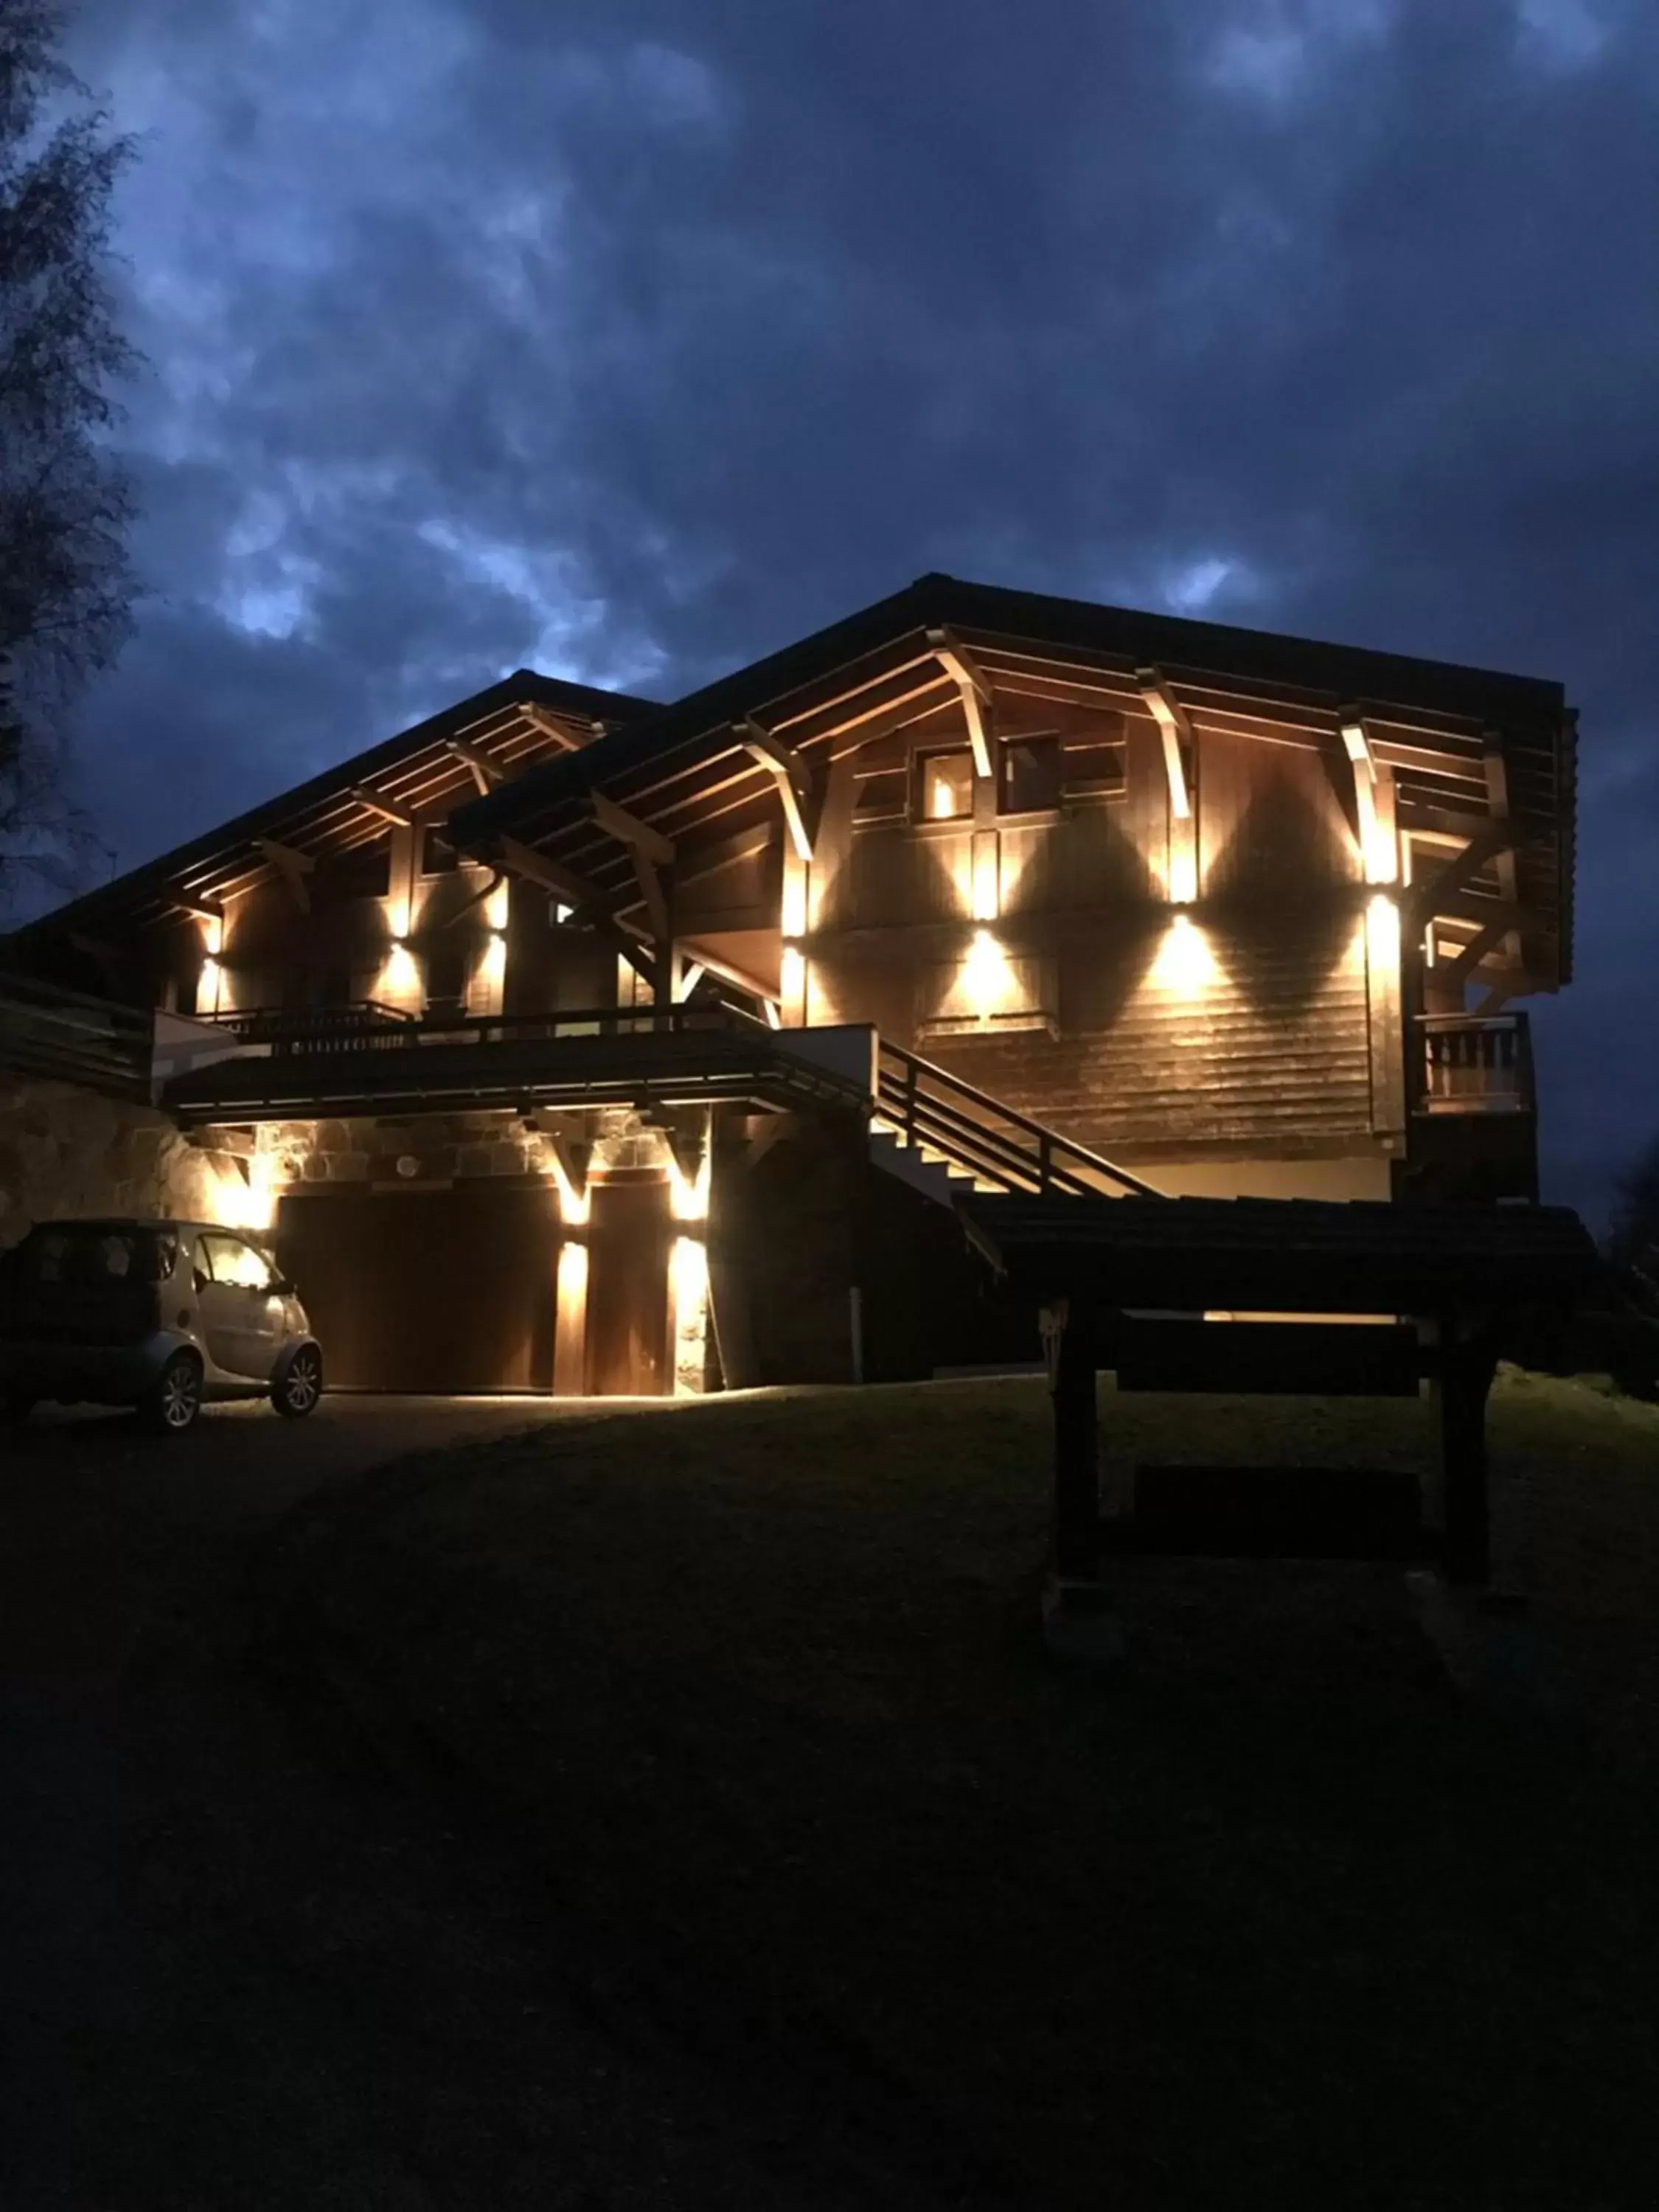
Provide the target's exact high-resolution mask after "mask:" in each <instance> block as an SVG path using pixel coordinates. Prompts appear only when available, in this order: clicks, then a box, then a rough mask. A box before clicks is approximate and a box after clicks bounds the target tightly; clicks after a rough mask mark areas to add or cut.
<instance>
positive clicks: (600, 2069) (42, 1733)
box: [0, 1400, 932, 2212]
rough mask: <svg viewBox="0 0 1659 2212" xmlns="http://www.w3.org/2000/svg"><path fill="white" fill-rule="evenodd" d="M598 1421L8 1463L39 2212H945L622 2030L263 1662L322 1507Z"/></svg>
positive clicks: (344, 1721) (6, 2111)
mask: <svg viewBox="0 0 1659 2212" xmlns="http://www.w3.org/2000/svg"><path fill="white" fill-rule="evenodd" d="M611 1414H613V1415H614V1417H615V1418H617V1419H632V1418H635V1415H634V1414H632V1413H629V1410H628V1409H627V1408H626V1407H623V1406H622V1405H620V1403H619V1402H617V1401H613V1404H612V1407H611ZM608 1417H609V1416H608ZM570 1418H571V1414H570V1409H569V1407H568V1404H566V1403H564V1402H563V1401H560V1402H558V1403H555V1404H550V1403H547V1402H546V1401H544V1402H543V1403H542V1404H540V1405H533V1404H527V1403H524V1402H520V1403H516V1404H515V1403H513V1402H510V1401H507V1402H504V1401H494V1402H488V1401H485V1402H479V1401H472V1402H456V1401H437V1400H419V1401H403V1402H401V1403H399V1402H396V1401H359V1400H330V1401H325V1404H324V1406H323V1407H321V1408H320V1410H319V1412H318V1413H317V1414H316V1415H315V1416H314V1417H313V1419H311V1420H310V1421H307V1422H306V1423H304V1424H303V1425H301V1426H300V1427H299V1428H297V1429H296V1428H295V1426H293V1425H290V1424H289V1423H287V1422H283V1421H280V1420H278V1419H277V1418H276V1415H275V1414H274V1413H271V1412H270V1409H269V1408H268V1407H227V1408H222V1409H213V1410H211V1411H210V1413H208V1414H207V1415H205V1416H204V1419H203V1420H202V1422H201V1424H200V1425H199V1426H198V1428H197V1430H196V1431H192V1433H191V1435H190V1436H189V1437H185V1438H183V1439H178V1440H174V1441H173V1442H167V1441H165V1440H161V1439H157V1438H154V1437H145V1436H143V1435H142V1434H139V1433H137V1432H136V1431H134V1429H133V1427H132V1425H131V1423H130V1422H126V1421H124V1420H122V1419H119V1418H115V1419H110V1418H99V1417H95V1416H94V1417H91V1418H82V1417H79V1416H74V1415H67V1416H64V1417H61V1418H47V1419H42V1420H41V1421H40V1423H39V1424H38V1425H30V1426H29V1427H28V1428H27V1429H26V1430H24V1431H21V1432H15V1433H13V1434H11V1435H9V1436H6V1437H3V1438H0V1808H3V1811H0V2206H3V2207H4V2212H242V2208H245V2207H246V2208H248V2212H255V2208H257V2212H331V2209H332V2208H336V2207H338V2208H340V2212H519V2208H523V2212H564V2208H570V2209H571V2212H624V2208H625V2209H626V2212H683V2209H684V2208H686V2207H699V2208H701V2207H704V2206H708V2207H715V2206H718V2207H720V2208H721V2212H733V2209H734V2208H739V2207H741V2208H744V2212H748V2208H753V2212H852V2208H856V2212H872V2208H884V2207H897V2206H902V2207H903V2212H926V2208H927V2206H928V2205H929V2203H931V2201H932V2200H931V2199H930V2198H928V2197H927V2196H926V2194H925V2193H923V2192H921V2191H918V2190H917V2189H916V2188H915V2186H914V2185H913V2184H912V2182H911V2180H910V2179H908V2177H907V2178H906V2179H903V2180H902V2181H901V2182H898V2183H896V2184H894V2185H892V2186H889V2185H888V2181H887V2177H886V2173H885V2168H884V2142H878V2144H877V2146H876V2153H877V2154H876V2156H875V2158H874V2160H873V2162H872V2160H871V2159H869V2158H866V2156H864V2155H863V2154H862V2146H861V2145H860V2144H856V2143H852V2142H848V2141H847V2140H846V2139H845V2131H844V2130H839V2129H838V2128H837V2126H836V2115H833V2114H831V2115H829V2116H825V2117H821V2116H819V2115H817V2114H815V2113H813V2112H811V2111H810V2110H807V2111H793V2112H787V2113H786V2112H784V2111H782V2110H781V2108H778V2109H775V2107H774V2105H773V2103H772V2102H771V2101H769V2098H768V2097H766V2096H764V2095H762V2094H759V2093H757V2087H756V2084H757V2079H763V2078H764V2076H763V2074H761V2072H760V2071H759V2069H757V2066H756V2065H754V2064H750V2065H749V2066H747V2067H744V2068H733V2067H731V2066H724V2067H722V2068H721V2069H719V2071H718V2072H717V2071H715V2070H714V2069H711V2068H710V2067H709V2066H708V2064H706V2063H703V2062H702V2059H701V2057H700V2056H699V2054H698V2052H697V2051H696V2048H695V2046H691V2047H688V2046H687V2045H684V2044H683V2043H681V2042H679V2041H677V2040H676V2039H673V2038H672V2037H671V2036H665V2035H664V2034H661V2033H654V2032H653V2029H652V2027H651V2023H650V2022H649V2021H648V2020H647V2019H646V2018H644V2017H643V2016H642V2015H641V2013H640V2011H639V2009H638V2008H635V2007H633V2006H630V2005H629V2003H628V2002H626V2001H625V1999H621V2000H618V2001H617V2002H607V2001H605V1998H604V1996H603V1995H602V1994H601V1993H600V1992H599V1989H598V1978H597V1977H596V1976H595V1975H594V1974H592V1973H591V1972H586V1971H585V1970H583V1971H580V1972H579V1971H578V1967H579V1963H580V1960H579V1951H580V1946H579V1943H578V1942H577V1941H576V1940H575V1937H574V1936H573V1934H572V1931H571V1930H570V1929H569V1928H568V1926H567V1925H566V1923H565V1922H564V1921H563V1920H562V1918H561V1917H560V1916H559V1915H558V1914H557V1913H556V1912H553V1911H550V1910H549V1905H548V1899H547V1893H546V1890H545V1887H544V1884H543V1883H541V1882H540V1881H538V1879H537V1877H536V1875H535V1871H534V1869H533V1868H532V1867H531V1866H530V1865H529V1864H528V1863H527V1862H526V1859H525V1858H524V1857H523V1856H522V1855H521V1854H519V1853H517V1852H515V1851H514V1850H512V1849H510V1848H507V1847H505V1845H506V1844H507V1839H506V1838H496V1837H495V1836H494V1835H492V1833H490V1832H489V1831H488V1829H484V1830H482V1831H481V1829H480V1828H479V1827H478V1826H477V1825H476V1824H474V1825H468V1823H467V1822H466V1821H465V1820H463V1819H462V1818H460V1817H459V1814H458V1812H457V1811H456V1809H454V1801H453V1800H452V1799H451V1798H449V1797H447V1796H445V1795H444V1794H442V1793H441V1792H435V1791H434V1790H432V1789H431V1788H430V1786H429V1784H428V1778H427V1776H426V1774H425V1772H424V1771H423V1770H420V1771H416V1770H411V1769H408V1768H405V1767H404V1765H402V1764H401V1763H399V1761H398V1755H397V1747H396V1746H395V1744H393V1745H390V1746H389V1745H388V1744H387V1743H386V1736H385V1732H384V1731H383V1730H382V1729H380V1727H378V1726H377V1725H375V1724H374V1719H373V1717H364V1716H362V1715H361V1714H360V1713H359V1712H358V1711H357V1710H356V1707H355V1705H351V1704H349V1703H348V1704H345V1705H342V1703H341V1701H340V1699H338V1698H337V1696H336V1695H335V1694H334V1693H333V1691H332V1688H331V1686H327V1685H321V1686H319V1684H318V1683H317V1682H316V1681H315V1680H314V1679H313V1678H314V1668H313V1669H311V1670H308V1671H307V1672H305V1673H303V1674H296V1673H295V1671H294V1670H292V1669H291V1668H287V1667H285V1666H284V1665H283V1654H282V1653H281V1651H280V1650H274V1649H272V1648H270V1646H269V1645H268V1644H267V1643H266V1641H265V1639H264V1635H263V1632H262V1630H261V1626H260V1622H259V1616H258V1607H257V1605H256V1604H255V1602H254V1594H253V1590H252V1587H251V1584H250V1569H251V1563H252V1561H253V1560H254V1559H257V1558H258V1555H259V1553H260V1550H261V1547H263V1546H264V1544H266V1543H267V1542H268V1541H270V1536H271V1534H272V1532H273V1530H275V1529H276V1528H280V1527H281V1526H283V1523H284V1522H285V1519H286V1517H287V1516H289V1514H291V1513H292V1512H294V1511H295V1510H296V1508H302V1502H303V1501H304V1500H306V1499H307V1498H309V1499H312V1500H313V1501H319V1500H322V1499H324V1498H326V1497H327V1496H328V1494H329V1493H330V1492H335V1493H337V1494H338V1493H342V1492H343V1491H344V1489H345V1487H346V1486H349V1485H352V1484H355V1483H356V1482H358V1481H359V1480H362V1478H363V1475H364V1472H365V1470H366V1469H368V1468H373V1467H374V1466H375V1465H376V1464H377V1463H379V1462H381V1461H384V1460H386V1458H387V1457H388V1456H390V1455H393V1454H398V1453H401V1454H407V1453H409V1452H410V1450H412V1449H418V1448H419V1447H421V1446H422V1444H425V1445H432V1444H435V1443H442V1444H445V1445H447V1446H450V1447H452V1448H453V1447H454V1446H456V1445H458V1444H459V1443H460V1441H461V1440H462V1439H463V1438H466V1439H468V1440H470V1443H471V1445H472V1446H473V1447H474V1448H476V1446H477V1443H478V1441H479V1440H480V1439H481V1438H482V1437H485V1436H489V1435H500V1434H501V1433H503V1432H504V1431H511V1430H519V1429H522V1428H524V1427H525V1426H526V1424H528V1423H532V1422H533V1423H539V1424H541V1425H542V1426H543V1427H544V1430H545V1431H546V1432H547V1434H548V1437H549V1443H548V1449H549V1451H550V1454H551V1455H555V1456H556V1452H557V1449H558V1448H557V1446H556V1443H553V1442H552V1436H551V1432H552V1431H553V1430H554V1429H555V1428H556V1427H557V1426H558V1425H559V1424H560V1423H561V1422H562V1421H564V1420H567V1419H570ZM590 1418H591V1417H590ZM410 1464H411V1463H410V1462H405V1465H406V1466H407V1465H410ZM412 1464H413V1465H414V1466H416V1467H418V1464H419V1462H413V1463H412ZM402 1479H404V1478H403V1477H402V1476H398V1475H394V1476H393V1477H392V1480H394V1481H395V1480H402ZM313 1657H314V1654H313ZM388 1760H390V1762H391V1763H390V1764H388ZM462 1809H464V1808H462Z"/></svg>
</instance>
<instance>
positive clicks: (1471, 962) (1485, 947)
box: [1434, 919, 1509, 991]
mask: <svg viewBox="0 0 1659 2212" xmlns="http://www.w3.org/2000/svg"><path fill="white" fill-rule="evenodd" d="M1508 935H1509V931H1508V929H1507V928H1506V927H1505V926H1504V922H1503V921H1502V920H1501V919H1500V920H1498V921H1489V922H1488V923H1487V924H1486V927H1485V928H1484V929H1479V930H1477V931H1476V932H1475V933H1474V936H1473V937H1472V938H1470V939H1469V941H1468V944H1467V945H1464V946H1463V948H1462V951H1460V952H1458V953H1457V954H1456V956H1455V957H1454V958H1452V959H1450V960H1447V961H1443V962H1441V963H1438V964H1437V967H1436V969H1435V970H1434V974H1435V978H1436V981H1438V982H1442V983H1446V984H1449V985H1450V987H1451V988H1452V989H1453V990H1455V991H1461V990H1462V987H1463V986H1464V984H1465V983H1466V982H1467V981H1468V979H1469V977H1470V976H1471V975H1474V971H1475V969H1477V968H1478V967H1479V966H1480V963H1481V962H1482V961H1483V960H1484V959H1485V958H1486V955H1487V954H1488V953H1489V952H1495V951H1497V950H1498V946H1499V945H1501V944H1502V943H1503V941H1504V939H1505V938H1506V937H1507V936H1508Z"/></svg>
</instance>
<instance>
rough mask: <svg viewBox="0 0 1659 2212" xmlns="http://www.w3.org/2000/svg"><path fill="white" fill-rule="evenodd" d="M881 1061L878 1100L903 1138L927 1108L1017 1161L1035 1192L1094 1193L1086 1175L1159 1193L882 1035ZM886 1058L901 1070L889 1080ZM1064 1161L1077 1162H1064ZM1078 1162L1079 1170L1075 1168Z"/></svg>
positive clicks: (1141, 1194) (1141, 1193)
mask: <svg viewBox="0 0 1659 2212" xmlns="http://www.w3.org/2000/svg"><path fill="white" fill-rule="evenodd" d="M880 1061H881V1065H880V1066H879V1067H878V1078H877V1104H878V1107H879V1108H880V1109H881V1110H882V1111H883V1113H884V1115H885V1116H886V1117H887V1118H889V1119H896V1120H898V1121H900V1124H901V1126H902V1127H903V1128H904V1130H905V1133H906V1136H907V1139H913V1138H914V1136H915V1134H916V1133H918V1129H917V1124H918V1109H919V1108H920V1109H921V1111H922V1113H923V1114H924V1115H926V1114H927V1113H929V1112H931V1113H933V1114H936V1115H938V1116H939V1121H940V1122H941V1124H942V1125H943V1126H944V1127H950V1125H951V1124H952V1123H954V1124H955V1125H956V1128H957V1134H958V1135H959V1136H965V1135H966V1134H967V1133H968V1132H969V1130H971V1131H972V1132H973V1135H974V1138H975V1140H977V1141H979V1142H981V1143H985V1142H987V1141H988V1142H990V1143H993V1144H995V1145H996V1146H999V1148H1000V1149H1001V1150H1002V1151H1003V1152H1004V1154H1005V1157H1006V1158H1008V1159H1009V1160H1010V1161H1011V1162H1012V1161H1017V1162H1018V1164H1019V1165H1020V1167H1021V1168H1022V1169H1023V1170H1024V1179H1025V1180H1026V1181H1028V1182H1031V1183H1034V1184H1035V1185H1036V1188H1037V1190H1038V1191H1039V1192H1042V1191H1046V1190H1048V1189H1050V1188H1054V1187H1055V1186H1056V1185H1059V1186H1060V1187H1061V1188H1067V1189H1069V1190H1070V1191H1071V1192H1072V1193H1073V1194H1075V1195H1098V1194H1097V1192H1095V1191H1094V1190H1093V1188H1092V1186H1091V1184H1090V1183H1089V1182H1087V1181H1086V1180H1085V1175H1086V1176H1103V1177H1104V1178H1105V1179H1106V1181H1107V1182H1111V1183H1115V1184H1116V1185H1117V1186H1118V1187H1119V1188H1121V1189H1123V1190H1126V1191H1130V1192H1133V1194H1134V1195H1135V1196H1136V1197H1138V1198H1161V1197H1162V1196H1163V1193H1162V1192H1161V1191H1158V1190H1155V1189H1154V1188H1152V1185H1151V1184H1150V1183H1146V1182H1141V1181H1140V1179H1139V1176H1133V1175H1130V1174H1129V1173H1128V1172H1127V1170H1126V1169H1123V1168H1120V1167H1115V1166H1114V1164H1112V1162H1111V1161H1110V1160H1108V1159H1103V1158H1101V1156H1100V1154H1099V1153H1098V1152H1090V1151H1089V1149H1088V1148H1087V1146H1084V1145H1079V1144H1075V1143H1073V1140H1072V1139H1071V1138H1069V1137H1064V1136H1062V1135H1061V1134H1060V1132H1059V1131H1058V1130H1057V1129H1051V1128H1049V1127H1047V1126H1046V1124H1044V1123H1043V1122H1041V1121H1033V1120H1032V1119H1031V1118H1030V1115H1025V1114H1022V1113H1020V1112H1019V1111H1018V1109H1017V1108H1015V1107H1012V1106H1009V1105H1007V1104H1006V1103H1004V1101H1003V1100H1001V1099H1000V1098H994V1097H992V1096H991V1094H990V1093H989V1092H988V1091H980V1090H978V1089H976V1088H975V1085H973V1084H971V1083H966V1082H964V1081H963V1079H962V1078H961V1077H960V1076H959V1075H953V1074H951V1072H950V1070H949V1069H948V1068H944V1067H940V1066H939V1065H938V1063H937V1062H936V1061H933V1060H924V1059H923V1058H922V1057H921V1054H919V1053H914V1052H910V1051H908V1050H907V1049H906V1048H904V1047H903V1046H902V1045H896V1044H894V1043H892V1042H890V1040H889V1039H887V1038H886V1037H883V1038H882V1039H881V1041H880ZM887 1063H893V1064H895V1065H896V1067H897V1068H898V1069H899V1070H900V1071H901V1073H900V1075H899V1077H898V1078H897V1079H896V1080H895V1081H894V1083H893V1084H892V1085H889V1084H888V1082H887ZM924 1083H926V1084H929V1085H936V1086H937V1087H938V1089H939V1091H941V1092H943V1093H944V1094H945V1095H944V1096H943V1097H929V1096H928V1095H927V1091H925V1090H924V1089H923V1087H922V1086H923V1085H924ZM895 1093H896V1096H895V1095H894V1094H895ZM959 1099H965V1100H967V1101H968V1102H969V1103H970V1104H971V1105H972V1106H975V1107H977V1108H979V1109H981V1112H980V1113H978V1114H969V1113H964V1112H963V1109H962V1107H961V1106H960V1105H958V1104H957V1103H956V1102H957V1100H959ZM986 1115H990V1116H991V1117H992V1119H993V1120H994V1121H1000V1122H1005V1123H1006V1124H1007V1125H1008V1126H1009V1127H1011V1128H1012V1129H1015V1130H1018V1131H1019V1132H1020V1133H1022V1134H1023V1135H1024V1137H1025V1138H1026V1139H1029V1140H1030V1141H1029V1143H1028V1144H1026V1145H1021V1144H1019V1143H1018V1140H1017V1139H1013V1138H1004V1137H1002V1136H1001V1135H1000V1132H998V1131H996V1130H995V1129H994V1128H987V1127H986V1121H985V1116H986ZM937 1149H938V1150H939V1151H941V1152H948V1151H949V1149H950V1147H949V1146H948V1144H944V1143H941V1144H939V1146H937ZM1057 1153H1058V1154H1059V1155H1060V1156H1061V1158H1059V1159H1057V1158H1056V1154H1057ZM1067 1161H1069V1162H1073V1163H1075V1165H1072V1166H1067V1165H1066V1162H1067ZM1079 1167H1080V1168H1081V1169H1082V1170H1084V1171H1085V1173H1084V1174H1079V1171H1078V1170H1079Z"/></svg>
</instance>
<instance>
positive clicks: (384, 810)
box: [346, 783, 416, 829]
mask: <svg viewBox="0 0 1659 2212" xmlns="http://www.w3.org/2000/svg"><path fill="white" fill-rule="evenodd" d="M346 796H347V798H348V799H356V802H357V804H358V805H359V806H367V807H368V810H369V811H370V812H371V813H373V814H380V815H383V816H384V817H385V818H386V820H387V821H388V822H390V823H392V824H393V825H394V826H395V827H396V828H398V829H414V828H415V826H416V821H415V817H414V815H413V814H412V813H410V810H409V808H408V807H406V806H400V805H398V802H397V800H396V799H382V798H381V796H380V793H379V792H378V791H371V790H369V788H368V786H367V785H366V784H362V783H354V784H349V785H348V786H347V787H346Z"/></svg>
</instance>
